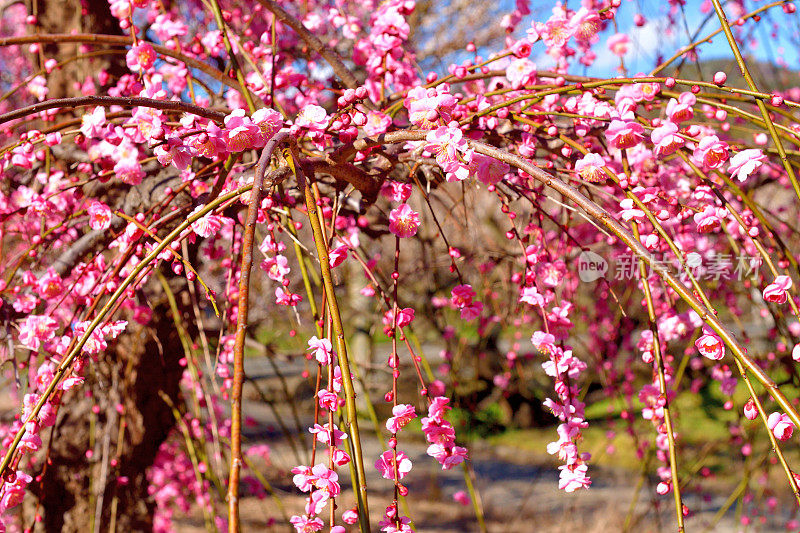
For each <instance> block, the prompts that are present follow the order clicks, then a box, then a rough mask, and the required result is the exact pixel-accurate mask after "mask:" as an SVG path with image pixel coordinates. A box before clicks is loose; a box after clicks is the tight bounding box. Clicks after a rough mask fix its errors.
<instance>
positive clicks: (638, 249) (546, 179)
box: [335, 130, 800, 426]
mask: <svg viewBox="0 0 800 533" xmlns="http://www.w3.org/2000/svg"><path fill="white" fill-rule="evenodd" d="M427 135H428V132H427V131H415V130H409V131H394V132H389V133H384V134H382V135H379V136H377V137H374V138H363V139H359V140H357V141H355V142H354V143H353V144H351V145H349V146H347V147H345V148H342V149H340V150H339V151H338V152H337V153H336V156H335V159H336V160H337V161H344V160H346V158H347V157H349V155H351V154H353V153H355V152H356V151H359V150H365V149H367V148H369V147H371V146H378V145H382V144H394V143H399V142H406V141H421V140H423V139H425V137H426V136H427ZM467 143H468V144H469V146H470V148H472V149H473V150H475V151H476V152H478V153H479V154H483V155H486V156H489V157H492V158H494V159H497V160H498V161H502V162H504V163H507V164H509V165H511V166H513V167H515V168H518V169H519V170H522V171H523V172H525V173H527V174H529V175H530V176H532V177H533V178H534V179H535V180H536V181H538V182H540V183H542V184H543V185H545V186H547V187H549V188H551V189H553V190H554V191H556V192H558V193H559V194H561V195H562V196H563V197H564V198H566V199H568V200H570V201H571V202H572V203H573V204H574V205H576V206H578V207H580V208H581V209H583V211H584V212H585V213H586V214H587V215H588V216H589V217H591V218H592V219H594V220H595V221H597V222H599V223H600V224H601V225H603V226H605V227H606V229H608V230H610V231H611V232H612V233H613V234H614V235H615V236H616V237H617V238H619V239H620V241H622V243H624V244H625V245H626V246H627V247H628V248H629V249H630V250H631V251H632V252H633V253H634V254H636V256H637V257H638V258H639V259H641V260H642V261H644V262H645V263H646V264H647V265H648V266H649V267H650V269H651V271H652V272H655V273H657V274H658V275H659V276H660V277H661V279H663V280H664V282H665V283H667V285H669V286H670V287H671V288H672V289H673V290H674V291H675V292H676V293H677V294H678V296H680V297H681V299H682V300H683V301H684V302H686V303H687V304H688V305H689V306H690V307H691V308H692V309H693V310H694V311H695V312H696V313H697V314H698V315H699V316H700V319H701V320H702V321H703V322H705V323H706V324H708V325H709V326H710V327H711V329H713V330H714V332H716V333H717V335H719V336H720V338H721V339H722V340H723V341H724V342H725V344H726V345H727V346H728V347H729V348H730V349H731V351H732V352H733V355H734V357H735V358H736V359H737V360H738V361H740V362H741V363H742V365H744V366H745V367H746V368H747V369H748V370H749V371H750V372H752V373H753V375H754V376H756V379H757V380H758V381H759V383H761V384H762V385H763V386H764V387H765V388H766V389H767V390H768V391H769V394H770V395H771V396H772V398H773V399H774V400H775V401H776V402H777V403H778V405H780V406H781V408H782V409H783V410H784V412H785V413H786V414H787V415H788V416H789V417H790V418H791V420H792V422H794V423H795V425H797V426H800V415H798V413H797V410H796V409H795V408H794V406H793V405H792V404H791V402H790V401H789V399H788V398H787V397H786V396H785V395H784V394H783V392H782V391H781V390H780V389H779V388H778V385H777V384H776V383H775V381H774V380H773V379H772V378H771V377H769V376H768V375H767V374H766V373H765V372H764V370H763V369H762V368H761V367H760V366H759V365H758V364H757V363H756V362H755V361H754V360H753V359H751V358H750V356H749V355H748V354H747V351H746V350H745V349H744V348H743V347H742V345H741V344H740V343H739V341H737V340H736V338H735V336H734V335H733V333H731V332H730V331H728V329H727V328H726V327H725V326H724V325H723V324H722V323H721V322H720V321H719V319H718V318H717V317H716V316H715V315H713V314H712V313H711V312H709V311H708V309H706V307H705V306H704V305H703V304H702V303H701V302H700V300H698V298H697V297H696V296H695V295H694V294H692V291H691V290H690V289H688V288H687V287H686V286H685V285H684V284H683V283H681V281H680V280H678V278H676V277H675V276H674V275H673V274H671V273H670V272H669V269H668V268H667V267H665V266H664V265H663V264H661V263H659V262H657V261H654V260H653V258H652V256H651V254H650V252H649V251H648V250H647V248H645V247H644V245H643V244H642V243H641V242H640V241H639V240H638V239H636V237H634V236H633V234H632V233H631V232H630V231H629V230H628V229H627V228H625V227H624V226H623V225H622V224H620V223H619V221H617V219H616V218H615V217H614V216H613V215H612V214H611V213H609V212H608V211H607V210H606V209H604V208H603V207H602V206H600V205H598V204H597V203H595V202H593V201H592V200H590V199H589V198H587V197H586V196H585V195H583V193H581V192H580V191H578V190H577V189H576V188H574V187H572V186H571V185H569V184H567V183H565V182H564V181H562V180H560V179H558V178H557V177H555V176H552V175H550V174H549V173H547V172H545V171H544V170H542V169H540V168H539V167H537V166H536V165H534V164H533V163H531V162H530V161H528V160H527V159H525V158H523V157H521V156H518V155H515V154H512V153H510V152H507V151H505V150H502V149H500V148H495V147H494V146H490V145H488V144H486V143H482V142H480V141H474V140H468V141H467Z"/></svg>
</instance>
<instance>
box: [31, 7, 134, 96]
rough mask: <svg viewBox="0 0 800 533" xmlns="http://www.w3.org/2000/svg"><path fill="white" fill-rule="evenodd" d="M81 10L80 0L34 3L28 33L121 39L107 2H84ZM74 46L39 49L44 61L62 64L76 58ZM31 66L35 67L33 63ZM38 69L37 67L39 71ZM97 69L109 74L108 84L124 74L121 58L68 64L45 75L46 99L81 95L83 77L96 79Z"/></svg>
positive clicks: (58, 44)
mask: <svg viewBox="0 0 800 533" xmlns="http://www.w3.org/2000/svg"><path fill="white" fill-rule="evenodd" d="M84 3H85V4H86V7H85V9H84V8H83V7H82V6H81V0H36V1H35V2H34V7H35V13H37V19H38V22H37V24H36V26H34V27H33V28H32V33H69V32H70V31H73V30H76V31H77V32H78V33H100V34H107V35H122V30H120V27H119V21H118V20H117V19H116V18H114V17H112V16H111V10H110V8H109V4H108V1H107V0H87V1H85V2H84ZM79 48H80V44H78V43H51V44H46V45H44V46H43V47H42V49H43V52H44V59H45V60H47V59H50V58H53V59H56V60H57V61H59V62H62V61H64V60H66V59H69V58H72V57H75V56H76V55H78V53H79V52H78V50H79ZM34 64H38V61H35V62H34ZM41 67H42V65H39V68H41ZM101 69H105V70H106V71H108V73H109V74H111V77H110V80H111V83H116V80H117V79H118V78H119V76H120V75H122V74H123V73H124V72H126V69H125V61H124V56H122V55H120V54H114V55H107V56H99V57H93V58H87V59H80V60H77V61H72V62H70V63H68V64H66V65H64V66H62V67H60V68H58V69H56V70H54V71H52V72H51V73H50V74H48V75H47V88H48V89H49V94H48V97H49V98H66V97H70V96H78V95H80V94H81V91H80V90H79V89H76V84H77V86H78V87H80V85H81V84H83V82H84V80H85V79H86V77H87V76H90V75H92V74H94V75H96V74H97V73H98V72H99V71H100V70H101Z"/></svg>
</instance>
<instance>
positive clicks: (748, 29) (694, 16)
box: [520, 0, 800, 76]
mask: <svg viewBox="0 0 800 533" xmlns="http://www.w3.org/2000/svg"><path fill="white" fill-rule="evenodd" d="M768 3H770V2H768V1H764V0H758V1H756V0H745V4H744V5H745V12H750V11H753V10H755V9H758V8H759V7H762V6H764V5H767V4H768ZM553 4H554V2H552V1H548V0H533V1H532V2H531V9H532V11H533V14H532V15H531V19H532V20H538V21H540V22H543V21H545V20H547V18H548V17H549V16H550V10H551V9H552V6H553ZM703 4H706V5H707V8H710V9H711V10H710V11H708V10H706V12H705V13H704V12H703ZM568 5H570V7H572V8H573V9H577V8H578V7H579V3H578V2H577V1H574V0H573V1H570V2H569V3H568ZM724 5H725V4H724ZM670 9H671V6H670V4H669V3H668V2H667V1H665V0H622V5H621V6H620V8H619V10H618V15H617V19H616V22H617V28H618V31H620V32H622V33H627V34H628V35H630V36H631V37H632V40H633V45H632V46H631V50H630V52H629V53H628V55H627V56H626V57H625V64H626V67H627V68H628V72H629V73H630V74H635V73H637V72H649V71H650V70H651V69H652V68H653V67H654V66H655V65H656V64H657V61H656V60H657V57H658V55H659V54H661V55H663V57H664V58H668V57H670V56H671V55H672V54H673V53H674V52H675V51H676V50H678V49H679V48H680V47H681V46H685V45H686V44H687V43H689V42H690V40H689V37H688V36H687V29H688V32H689V33H690V34H694V33H695V32H696V31H697V30H698V28H701V27H702V30H701V31H700V33H699V35H700V36H701V37H705V36H706V35H708V34H709V33H711V32H712V31H714V30H716V29H718V28H719V21H718V19H717V17H716V15H715V14H714V12H713V8H711V3H710V1H709V2H704V0H687V2H686V5H685V6H684V8H683V13H685V18H684V15H683V13H681V11H680V10H679V9H678V10H676V11H675V15H674V16H673V18H674V20H675V23H674V24H670V21H669V13H670ZM726 11H728V13H729V18H732V17H730V14H731V11H730V7H728V8H727V9H726ZM637 13H641V14H643V15H644V17H645V19H646V21H647V22H646V24H645V25H644V26H643V27H637V26H636V25H635V24H634V16H635V15H636V14H637ZM709 15H711V16H710V18H709V17H708V16H709ZM798 16H800V15H798V14H792V15H787V14H785V13H784V12H783V10H782V9H781V8H780V7H773V8H771V9H770V10H769V11H768V12H766V14H764V15H763V16H762V19H761V21H760V22H755V21H753V20H752V19H750V20H748V21H747V22H746V24H745V25H744V27H743V28H742V31H743V32H744V34H745V35H746V36H747V40H748V42H749V43H751V44H750V45H749V46H748V47H747V50H743V52H745V53H746V54H747V53H749V54H751V55H752V56H754V57H756V58H758V59H762V60H765V59H771V60H772V61H773V62H775V61H776V58H779V59H778V60H783V61H785V63H786V64H787V65H788V68H791V69H797V68H798V47H799V46H798V44H797V35H798V18H797V17H798ZM706 19H708V20H706ZM704 22H705V24H704ZM529 24H530V22H529V21H527V20H526V21H524V22H523V23H522V25H521V26H520V29H521V30H523V31H524V28H527V27H528V26H529ZM778 24H779V25H780V26H779V28H780V29H779V30H778V31H777V35H775V36H773V35H772V34H773V32H774V27H775V26H776V25H778ZM614 33H615V30H614V28H613V26H611V25H609V28H608V29H607V30H606V31H604V32H603V33H602V34H601V36H600V42H599V43H597V44H596V45H595V48H594V50H595V53H597V55H598V58H597V61H596V62H595V64H594V65H593V66H592V67H590V68H589V69H587V70H586V73H587V74H589V75H595V76H613V75H616V74H617V72H616V67H617V66H618V65H619V61H618V59H617V58H616V57H615V56H613V55H612V54H611V53H610V52H609V51H608V48H607V46H606V40H607V39H608V37H610V36H611V35H613V34H614ZM792 41H795V42H794V43H793V42H792ZM537 46H538V47H541V46H542V45H541V44H539V45H537ZM538 47H537V48H534V55H536V53H537V52H540V51H541V49H540V48H538ZM699 51H700V58H701V59H712V58H723V57H732V54H731V51H730V48H729V46H728V42H727V41H726V40H725V37H724V35H722V34H720V35H718V36H717V37H716V38H715V39H714V40H713V42H712V43H706V44H703V45H702V47H701V48H700V49H699ZM547 60H548V58H546V57H538V58H537V65H538V64H539V62H541V63H542V65H541V66H542V67H544V66H545V65H546V62H547ZM576 73H577V72H576ZM731 74H732V73H731Z"/></svg>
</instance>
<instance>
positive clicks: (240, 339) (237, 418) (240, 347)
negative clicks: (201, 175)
mask: <svg viewBox="0 0 800 533" xmlns="http://www.w3.org/2000/svg"><path fill="white" fill-rule="evenodd" d="M287 138H288V133H286V132H281V133H278V134H277V135H276V136H275V137H273V138H272V140H270V141H269V143H267V145H266V146H265V147H264V150H263V151H262V152H261V157H260V158H259V160H258V165H257V166H256V175H255V179H254V180H253V189H252V191H251V192H250V205H249V207H248V208H247V219H246V221H245V230H244V236H243V237H242V263H241V272H240V278H239V307H238V312H237V315H236V336H235V339H234V345H233V384H232V385H231V465H230V471H229V478H228V531H229V532H230V533H237V532H238V531H239V472H240V470H241V468H242V386H243V384H244V340H245V337H246V335H247V315H248V302H249V293H250V270H251V268H252V266H253V240H254V238H255V231H256V221H257V219H258V210H259V208H260V206H261V194H262V192H263V186H264V177H265V174H266V172H267V166H268V165H269V161H270V159H271V158H272V153H273V152H274V151H275V148H276V147H277V146H278V145H279V144H280V143H282V142H283V141H285V140H286V139H287ZM275 172H276V176H277V173H279V172H280V171H275ZM275 179H276V178H275V177H271V178H270V181H274V180H275Z"/></svg>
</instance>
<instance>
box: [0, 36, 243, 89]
mask: <svg viewBox="0 0 800 533" xmlns="http://www.w3.org/2000/svg"><path fill="white" fill-rule="evenodd" d="M31 43H42V44H44V43H92V44H109V45H116V46H130V44H131V38H130V37H128V36H124V35H102V34H92V33H76V34H74V35H72V34H69V33H46V34H33V35H23V36H20V37H4V38H0V47H3V46H12V45H19V44H31ZM150 45H151V46H152V47H153V50H155V51H156V53H157V54H161V55H164V56H167V57H171V58H173V59H177V60H178V61H181V62H183V63H186V65H187V66H189V67H192V68H196V69H197V70H199V71H201V72H203V73H205V74H208V75H209V76H211V77H212V78H214V79H215V80H217V81H218V82H220V83H223V84H225V85H227V86H228V87H230V88H232V89H236V90H237V91H238V90H239V85H238V84H237V83H236V81H235V80H232V79H230V78H228V77H227V76H226V75H225V73H224V72H221V71H220V70H218V69H216V68H214V67H213V66H211V65H209V64H208V63H203V62H202V61H200V60H198V59H195V58H193V57H190V56H187V55H186V54H182V53H180V52H178V51H175V50H172V49H170V48H167V47H166V46H163V45H160V44H155V43H150Z"/></svg>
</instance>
